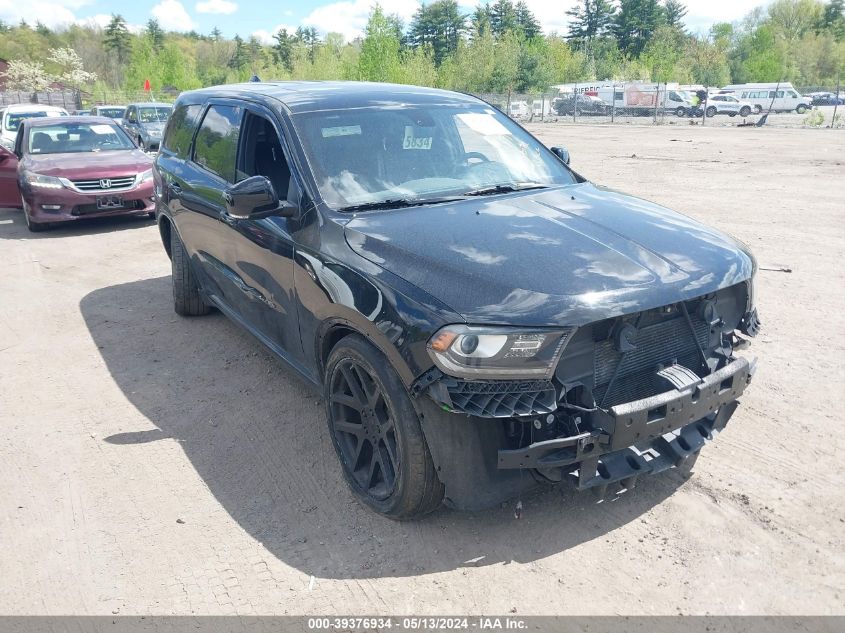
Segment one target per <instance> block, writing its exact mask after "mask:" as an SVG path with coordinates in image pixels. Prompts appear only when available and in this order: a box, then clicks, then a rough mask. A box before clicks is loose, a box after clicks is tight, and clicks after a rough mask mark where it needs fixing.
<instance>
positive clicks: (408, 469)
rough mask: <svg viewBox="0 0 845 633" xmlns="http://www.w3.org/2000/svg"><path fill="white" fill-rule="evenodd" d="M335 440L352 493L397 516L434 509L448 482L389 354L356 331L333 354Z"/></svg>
mask: <svg viewBox="0 0 845 633" xmlns="http://www.w3.org/2000/svg"><path fill="white" fill-rule="evenodd" d="M323 388H324V396H325V402H326V417H327V420H328V425H329V434H330V435H331V438H332V444H333V445H334V447H335V451H336V452H337V456H338V459H339V460H340V464H341V469H342V470H343V475H344V477H345V479H346V482H347V484H348V485H349V487H350V488H351V489H352V492H353V493H354V494H355V495H356V496H357V497H358V498H359V499H360V500H361V501H363V502H364V503H365V504H366V505H367V506H369V507H370V508H372V509H373V510H375V511H376V512H378V513H379V514H383V515H385V516H387V517H390V518H393V519H412V518H416V517H419V516H422V515H424V514H428V513H429V512H432V511H433V510H435V509H436V508H437V507H439V506H440V502H441V501H442V500H443V493H444V488H443V484H441V483H440V480H439V479H438V478H437V472H436V470H435V468H434V463H433V462H432V459H431V454H430V453H429V450H428V444H427V443H426V441H425V436H424V435H423V432H422V427H421V426H420V419H419V415H418V414H417V412H416V410H415V409H414V407H413V405H412V404H411V399H410V398H409V397H408V393H407V391H406V390H405V387H404V386H403V385H402V382H401V381H400V380H399V377H398V376H397V374H396V372H395V371H394V370H393V368H392V367H391V366H390V363H389V362H388V360H387V359H386V358H385V357H384V355H383V354H382V353H381V352H379V351H378V350H377V349H375V348H374V347H373V346H372V345H370V344H369V343H368V342H367V341H366V340H365V339H364V338H363V337H361V336H358V335H354V334H353V335H350V336H347V337H346V338H344V339H343V340H341V341H340V342H339V343H338V344H337V345H336V346H335V348H334V349H333V350H332V352H331V354H330V355H329V360H328V362H327V364H326V373H325V378H324V387H323Z"/></svg>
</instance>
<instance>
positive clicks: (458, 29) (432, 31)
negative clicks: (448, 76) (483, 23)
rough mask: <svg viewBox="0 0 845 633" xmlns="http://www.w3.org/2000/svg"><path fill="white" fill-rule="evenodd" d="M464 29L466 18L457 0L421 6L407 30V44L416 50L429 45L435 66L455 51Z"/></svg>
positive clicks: (438, 1) (444, 0) (440, 0)
mask: <svg viewBox="0 0 845 633" xmlns="http://www.w3.org/2000/svg"><path fill="white" fill-rule="evenodd" d="M465 30H466V16H464V15H463V14H461V12H460V10H459V9H458V3H457V0H436V1H435V2H432V3H431V4H423V5H420V7H419V9H417V12H416V13H415V14H414V17H413V19H412V20H411V24H410V27H409V29H408V41H409V43H410V45H411V46H413V47H415V48H419V47H425V46H430V47H431V50H432V52H433V59H434V64H435V66H438V67H439V66H440V65H441V64H442V63H443V60H444V59H446V57H447V56H449V55H451V54H453V53H454V52H455V50H456V49H457V48H458V41H459V40H460V39H461V36H462V35H463V33H464V32H465Z"/></svg>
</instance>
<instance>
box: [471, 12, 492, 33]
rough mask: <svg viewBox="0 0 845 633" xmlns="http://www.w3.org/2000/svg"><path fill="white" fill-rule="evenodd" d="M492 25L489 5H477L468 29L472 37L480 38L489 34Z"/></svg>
mask: <svg viewBox="0 0 845 633" xmlns="http://www.w3.org/2000/svg"><path fill="white" fill-rule="evenodd" d="M492 23H493V12H492V11H491V10H490V5H489V4H479V5H478V6H477V7H475V11H474V12H473V14H472V17H471V18H470V28H471V30H472V35H473V37H481V36H483V35H484V34H485V33H490V32H491V29H492Z"/></svg>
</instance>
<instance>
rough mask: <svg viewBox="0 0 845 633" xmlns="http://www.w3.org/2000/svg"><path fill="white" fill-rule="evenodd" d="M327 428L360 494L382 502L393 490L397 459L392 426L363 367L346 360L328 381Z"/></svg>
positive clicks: (382, 400)
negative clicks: (329, 391)
mask: <svg viewBox="0 0 845 633" xmlns="http://www.w3.org/2000/svg"><path fill="white" fill-rule="evenodd" d="M330 407H331V426H332V430H333V433H334V436H335V440H336V442H337V447H338V451H339V452H340V455H341V459H342V460H343V463H344V466H345V467H346V468H347V469H348V472H349V474H350V476H351V477H352V479H353V480H354V481H355V483H356V484H357V486H358V487H359V488H360V489H361V491H362V492H365V493H366V494H367V495H369V496H371V497H373V498H374V499H379V500H381V499H386V498H387V497H389V496H390V495H391V494H392V493H393V491H394V490H395V488H396V479H397V475H398V473H399V467H400V459H401V456H400V454H399V445H398V443H397V441H396V425H395V423H394V420H393V417H392V415H391V412H390V410H389V409H388V407H387V402H386V400H385V397H384V394H383V393H382V391H381V388H380V387H379V385H378V383H377V382H376V380H375V378H374V377H373V376H372V375H371V374H370V372H369V371H368V370H367V368H366V367H364V366H363V365H362V364H361V363H359V362H357V361H356V360H353V359H350V358H347V359H344V360H342V361H341V362H340V363H338V364H337V365H336V366H335V370H334V373H333V374H332V380H331V403H330Z"/></svg>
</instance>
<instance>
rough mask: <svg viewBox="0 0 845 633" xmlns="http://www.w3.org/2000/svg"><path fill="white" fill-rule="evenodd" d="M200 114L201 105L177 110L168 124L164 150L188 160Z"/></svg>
mask: <svg viewBox="0 0 845 633" xmlns="http://www.w3.org/2000/svg"><path fill="white" fill-rule="evenodd" d="M200 112H202V106H201V105H188V106H179V107H178V108H176V110H175V111H174V112H173V116H171V117H170V120H169V121H168V123H167V130H166V131H165V133H164V141H163V142H162V148H163V149H164V150H166V151H170V152H173V153H174V154H176V156H178V157H179V158H188V150H189V149H190V147H191V139H192V138H193V137H194V131H195V130H196V129H197V122H198V120H199V115H200Z"/></svg>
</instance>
